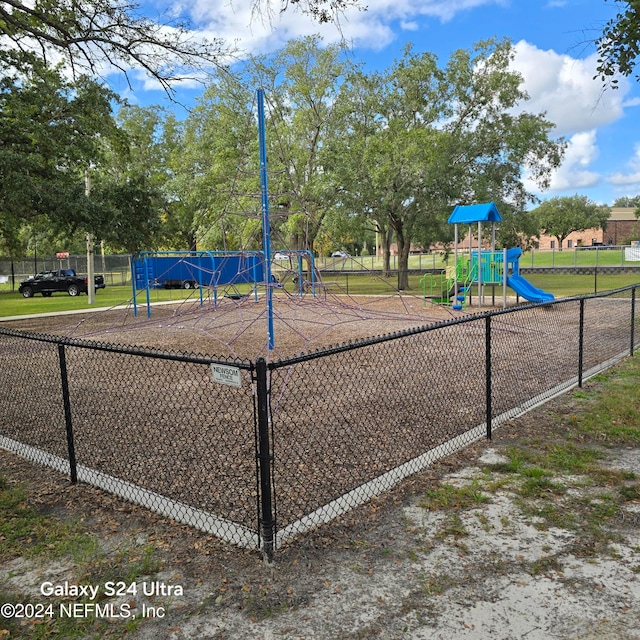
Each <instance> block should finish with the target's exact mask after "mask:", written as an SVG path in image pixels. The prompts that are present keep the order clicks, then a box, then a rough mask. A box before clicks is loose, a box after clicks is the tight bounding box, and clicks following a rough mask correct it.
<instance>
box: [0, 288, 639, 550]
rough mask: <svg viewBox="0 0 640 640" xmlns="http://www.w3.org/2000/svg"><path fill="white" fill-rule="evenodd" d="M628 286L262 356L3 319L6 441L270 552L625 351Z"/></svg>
mask: <svg viewBox="0 0 640 640" xmlns="http://www.w3.org/2000/svg"><path fill="white" fill-rule="evenodd" d="M638 288H640V287H638V286H636V287H629V288H626V289H621V290H618V291H615V292H610V293H608V294H600V295H597V296H585V297H580V298H573V299H567V300H559V301H556V302H553V303H550V304H545V305H527V306H521V307H515V308H511V309H506V310H501V311H492V312H486V313H478V314H476V315H471V316H466V317H463V318H459V319H455V320H451V321H447V322H444V323H438V324H434V325H431V326H427V327H422V328H420V329H412V330H408V331H405V332H400V333H397V334H393V335H385V336H379V337H376V338H370V339H367V340H362V341H359V342H354V343H349V344H345V345H342V346H339V347H335V348H332V349H328V350H323V351H318V352H315V353H309V354H304V355H301V356H298V357H295V358H289V359H283V360H279V361H277V362H268V363H267V362H266V361H265V360H264V359H262V358H258V359H257V360H256V361H255V362H251V361H241V360H233V361H230V360H224V359H215V358H211V357H203V356H198V355H185V354H179V353H173V352H158V351H152V350H145V349H138V348H132V347H123V346H118V345H111V344H106V343H99V342H92V341H81V340H74V339H69V338H61V337H53V336H46V335H39V334H31V333H26V332H21V331H16V330H4V329H0V366H1V367H2V370H3V372H4V384H3V385H1V386H0V406H1V407H2V412H1V415H0V446H1V447H3V448H4V449H7V450H10V451H14V452H15V453H17V454H19V455H22V456H24V457H26V458H28V459H30V460H33V461H35V462H37V463H40V464H44V465H47V466H50V467H53V468H56V469H58V470H60V471H62V472H64V473H68V474H69V475H70V477H71V479H72V480H73V481H83V482H88V483H91V484H93V485H96V486H99V487H101V488H103V489H105V490H106V491H109V492H112V493H115V494H117V495H120V496H122V497H124V498H126V499H128V500H130V501H132V502H135V503H138V504H141V505H144V506H145V507H148V508H150V509H152V510H154V511H157V512H159V513H162V514H164V515H167V516H169V517H171V518H173V519H175V520H177V521H180V522H185V523H187V524H190V525H192V526H194V527H197V528H200V529H202V530H205V531H208V532H212V533H214V534H215V535H216V536H218V537H220V538H222V539H224V540H227V541H229V542H231V543H233V544H237V545H240V546H244V547H249V548H262V549H263V552H264V554H265V556H266V557H267V558H268V559H271V558H272V556H273V553H274V550H275V549H276V548H277V547H278V546H279V545H281V544H284V543H286V542H287V541H289V540H291V539H293V538H295V537H296V536H298V535H300V534H301V533H302V532H304V531H307V530H309V529H311V528H315V527H318V526H319V525H322V524H323V523H325V522H328V521H330V520H332V519H334V518H336V517H338V516H339V515H341V514H343V513H345V512H346V511H348V510H350V509H353V508H354V507H356V506H358V505H360V504H362V503H364V502H366V501H368V500H370V499H371V498H372V497H374V496H377V495H379V494H381V493H382V492H384V491H386V490H388V489H389V488H391V487H393V486H394V485H396V484H397V483H398V482H400V481H401V480H402V479H403V478H405V477H407V476H408V475H410V474H413V473H416V472H418V471H420V470H422V469H424V468H425V467H427V466H428V465H430V464H432V463H433V462H434V461H436V460H438V459H440V458H442V457H445V456H446V455H449V454H451V453H453V452H455V451H457V450H460V449H462V448H463V447H465V446H467V445H468V444H469V443H471V442H473V441H475V440H477V439H479V438H484V437H491V433H492V429H494V428H496V427H497V426H499V424H501V423H502V422H504V421H505V420H508V419H511V418H513V417H515V416H517V415H519V414H521V413H523V412H525V411H527V410H529V409H531V408H533V407H534V406H536V405H537V404H540V403H542V402H545V401H546V400H548V399H550V398H552V397H554V396H555V395H558V394H560V393H562V392H564V391H566V390H567V389H569V388H571V387H573V386H576V385H581V384H582V381H583V380H584V379H585V378H587V377H589V376H591V375H594V374H595V373H596V372H598V371H601V370H603V369H604V368H606V367H608V366H610V365H611V364H612V363H614V362H616V361H617V360H619V359H621V358H623V357H625V356H627V355H629V354H633V352H634V350H635V349H636V348H637V344H638V336H639V335H640V333H639V331H638V329H639V324H640V314H639V313H638V311H639V309H638V305H639V303H638V297H637V289H638ZM214 370H215V371H214ZM216 372H217V373H218V374H220V373H222V379H220V377H219V375H218V377H216ZM225 376H226V378H225Z"/></svg>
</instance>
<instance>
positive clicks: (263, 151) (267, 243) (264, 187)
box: [258, 89, 275, 351]
mask: <svg viewBox="0 0 640 640" xmlns="http://www.w3.org/2000/svg"><path fill="white" fill-rule="evenodd" d="M258 135H259V138H260V185H261V193H262V238H263V249H264V261H265V268H264V279H265V284H266V288H267V337H268V345H269V351H271V350H272V349H273V348H274V346H275V339H274V335H273V286H272V284H273V283H272V282H271V225H270V221H269V183H268V179H267V141H266V135H265V128H264V90H263V89H258Z"/></svg>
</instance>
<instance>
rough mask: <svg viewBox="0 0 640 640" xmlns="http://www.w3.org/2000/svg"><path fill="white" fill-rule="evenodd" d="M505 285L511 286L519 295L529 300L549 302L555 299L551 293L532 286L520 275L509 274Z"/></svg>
mask: <svg viewBox="0 0 640 640" xmlns="http://www.w3.org/2000/svg"><path fill="white" fill-rule="evenodd" d="M507 286H509V287H511V288H512V289H513V290H514V291H515V292H516V293H517V294H518V295H519V296H521V297H522V298H524V299H525V300H529V302H551V301H552V300H555V296H554V295H553V293H548V292H546V291H543V290H542V289H538V288H537V287H534V286H533V285H532V284H531V283H530V282H529V281H528V280H525V279H524V278H523V277H522V276H510V277H508V278H507Z"/></svg>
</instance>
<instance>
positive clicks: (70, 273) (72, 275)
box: [18, 269, 106, 298]
mask: <svg viewBox="0 0 640 640" xmlns="http://www.w3.org/2000/svg"><path fill="white" fill-rule="evenodd" d="M94 286H95V289H104V288H105V286H106V285H105V282H104V276H95V283H94ZM18 291H19V292H20V293H21V294H22V295H23V296H24V297H25V298H31V297H33V295H34V294H36V293H41V294H42V295H43V296H44V297H45V298H48V297H49V296H50V295H52V294H53V293H55V292H56V291H64V292H66V293H68V294H69V295H70V296H77V295H80V294H81V293H88V287H87V278H86V277H83V276H78V275H76V272H75V271H74V270H73V269H56V270H55V271H41V272H40V273H36V275H35V276H31V277H30V278H27V279H26V280H23V281H22V282H21V283H20V286H19V287H18Z"/></svg>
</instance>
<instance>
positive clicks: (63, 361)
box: [58, 344, 78, 484]
mask: <svg viewBox="0 0 640 640" xmlns="http://www.w3.org/2000/svg"><path fill="white" fill-rule="evenodd" d="M58 355H59V357H60V375H61V377H62V401H63V403H64V422H65V426H66V429H67V448H68V450H69V470H70V473H71V482H73V483H74V484H75V483H76V482H78V470H77V464H76V450H75V446H74V442H73V427H72V424H71V401H70V399H69V380H68V378H67V358H66V355H65V351H64V345H63V344H59V345H58Z"/></svg>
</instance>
